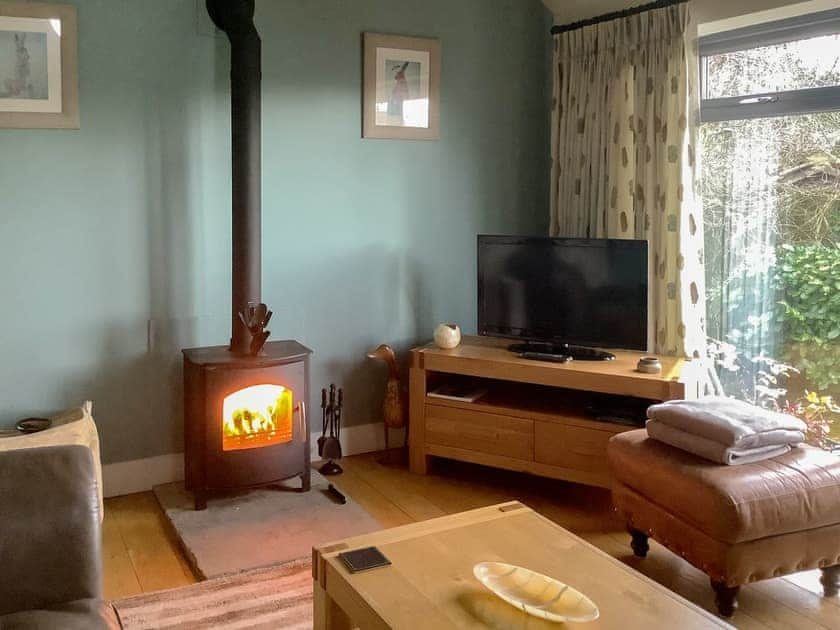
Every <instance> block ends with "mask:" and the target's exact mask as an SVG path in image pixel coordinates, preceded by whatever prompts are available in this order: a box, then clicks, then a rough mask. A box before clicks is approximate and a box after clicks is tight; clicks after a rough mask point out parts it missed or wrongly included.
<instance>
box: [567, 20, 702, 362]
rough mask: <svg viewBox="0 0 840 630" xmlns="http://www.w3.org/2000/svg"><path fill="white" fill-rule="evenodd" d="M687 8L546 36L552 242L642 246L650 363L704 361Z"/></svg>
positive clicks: (695, 111) (695, 109)
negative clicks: (549, 41) (673, 358)
mask: <svg viewBox="0 0 840 630" xmlns="http://www.w3.org/2000/svg"><path fill="white" fill-rule="evenodd" d="M698 75H699V66H698V58H697V32H696V26H695V25H694V23H693V21H692V20H691V16H690V8H689V6H688V4H679V5H673V6H670V7H667V8H663V9H656V10H651V11H647V12H645V13H641V14H637V15H633V16H630V17H627V18H620V19H616V20H612V21H609V22H602V23H600V24H595V25H592V26H587V27H584V28H579V29H577V30H572V31H569V32H565V33H560V34H558V35H556V36H555V42H554V103H553V114H552V141H551V147H552V160H553V163H552V175H551V233H552V235H553V236H569V237H589V238H629V239H647V241H648V242H649V246H650V254H651V263H650V277H651V282H650V295H651V299H650V304H651V312H650V315H649V317H650V319H651V321H652V322H653V327H652V329H653V334H654V343H653V345H654V351H655V352H657V353H660V354H670V355H685V356H697V357H700V356H705V347H706V337H705V332H704V325H705V299H704V295H705V286H704V270H703V227H702V218H703V214H702V212H701V209H700V206H699V204H698V202H697V195H696V187H695V169H696V167H697V164H696V160H697V156H696V152H695V147H696V146H697V145H696V141H695V137H696V136H695V132H696V128H697V124H698V122H699V106H700V105H699V96H698V92H699V89H698V85H699V76H698Z"/></svg>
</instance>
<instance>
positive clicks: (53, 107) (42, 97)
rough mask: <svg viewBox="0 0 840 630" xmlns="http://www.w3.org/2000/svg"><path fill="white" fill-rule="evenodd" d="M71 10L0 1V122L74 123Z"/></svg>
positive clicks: (76, 114) (76, 91) (41, 125)
mask: <svg viewBox="0 0 840 630" xmlns="http://www.w3.org/2000/svg"><path fill="white" fill-rule="evenodd" d="M76 54H77V53H76V9H75V7H72V6H70V5H66V4H45V3H40V2H26V3H24V2H3V1H0V127H19V128H65V129H67V128H69V129H78V127H79V87H78V85H79V83H78V67H77V60H76Z"/></svg>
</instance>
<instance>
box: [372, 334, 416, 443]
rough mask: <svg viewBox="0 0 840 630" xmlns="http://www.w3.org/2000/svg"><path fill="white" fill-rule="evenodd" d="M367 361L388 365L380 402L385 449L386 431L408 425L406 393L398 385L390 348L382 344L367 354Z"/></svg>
mask: <svg viewBox="0 0 840 630" xmlns="http://www.w3.org/2000/svg"><path fill="white" fill-rule="evenodd" d="M367 356H368V358H369V359H381V360H382V361H385V363H386V364H387V365H388V380H387V381H386V382H385V398H384V399H383V400H382V416H383V418H384V419H385V449H386V452H387V450H388V448H389V444H388V430H389V429H401V428H403V427H406V426H407V425H408V392H407V391H406V390H405V389H404V388H403V386H402V384H401V383H400V371H399V368H398V367H397V357H396V355H395V354H394V350H393V349H392V348H391V346H388V345H385V344H382V345H381V346H379V347H378V348H376V350H373V351H371V352H368V353H367ZM407 444H408V430H406V432H405V444H404V446H405V445H407Z"/></svg>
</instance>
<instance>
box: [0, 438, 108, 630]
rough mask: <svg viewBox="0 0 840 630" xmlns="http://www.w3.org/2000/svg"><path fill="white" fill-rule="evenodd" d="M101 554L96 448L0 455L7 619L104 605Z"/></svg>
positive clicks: (0, 543) (1, 599) (0, 590)
mask: <svg viewBox="0 0 840 630" xmlns="http://www.w3.org/2000/svg"><path fill="white" fill-rule="evenodd" d="M100 549H101V542H100V513H99V494H98V484H97V482H96V472H95V467H94V461H93V456H92V454H91V451H90V449H89V448H87V447H85V446H79V445H67V446H50V447H44V448H28V449H20V450H12V451H7V452H3V453H0V567H2V574H3V580H2V583H0V615H8V614H10V613H16V612H20V611H28V610H39V609H40V610H47V609H50V608H53V607H56V606H61V605H64V604H67V603H68V602H74V601H76V600H85V599H94V600H98V599H100V598H101V585H100V582H101V565H102V562H101V551H100ZM0 625H3V627H4V628H5V627H7V625H8V622H6V621H3V622H2V623H0Z"/></svg>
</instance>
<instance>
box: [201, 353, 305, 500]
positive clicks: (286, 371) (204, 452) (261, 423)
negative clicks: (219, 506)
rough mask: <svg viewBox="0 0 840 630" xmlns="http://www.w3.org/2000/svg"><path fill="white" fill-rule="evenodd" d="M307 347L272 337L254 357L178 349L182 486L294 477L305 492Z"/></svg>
mask: <svg viewBox="0 0 840 630" xmlns="http://www.w3.org/2000/svg"><path fill="white" fill-rule="evenodd" d="M309 354H310V351H309V349H308V348H305V347H304V346H302V345H300V344H299V343H297V342H295V341H275V342H272V343H268V344H266V345H265V346H264V351H263V353H262V354H261V355H260V356H257V357H252V356H239V355H236V354H233V353H231V352H230V350H229V349H228V348H227V347H225V346H217V347H211V348H193V349H189V350H184V434H185V442H186V444H185V453H184V462H185V467H186V470H185V473H186V475H185V476H186V486H187V489H188V490H190V491H191V492H192V493H193V495H194V497H195V509H197V510H203V509H204V508H205V507H207V496H208V493H210V492H213V491H221V490H230V489H235V488H243V487H250V486H258V485H264V484H270V483H276V482H278V481H281V480H283V479H289V478H291V477H300V479H301V488H302V490H304V491H306V490H309V475H310V472H309V448H310V446H309V427H308V423H307V418H306V400H307V396H308V394H309Z"/></svg>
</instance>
